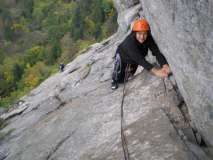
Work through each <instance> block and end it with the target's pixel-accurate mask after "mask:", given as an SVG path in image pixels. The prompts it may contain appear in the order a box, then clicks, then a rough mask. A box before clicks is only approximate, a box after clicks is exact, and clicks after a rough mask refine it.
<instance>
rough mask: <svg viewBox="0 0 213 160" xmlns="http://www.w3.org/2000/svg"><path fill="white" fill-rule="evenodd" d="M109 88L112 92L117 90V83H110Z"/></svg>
mask: <svg viewBox="0 0 213 160" xmlns="http://www.w3.org/2000/svg"><path fill="white" fill-rule="evenodd" d="M111 88H112V90H115V89H117V88H118V83H117V82H116V81H112V83H111Z"/></svg>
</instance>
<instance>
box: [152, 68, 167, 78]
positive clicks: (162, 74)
mask: <svg viewBox="0 0 213 160" xmlns="http://www.w3.org/2000/svg"><path fill="white" fill-rule="evenodd" d="M151 73H153V74H154V75H155V76H157V77H160V78H165V77H167V76H168V74H167V73H166V72H165V71H164V69H163V68H162V69H157V68H155V67H153V68H152V69H151Z"/></svg>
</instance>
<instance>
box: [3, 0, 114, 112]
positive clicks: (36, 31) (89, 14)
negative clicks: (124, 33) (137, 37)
mask: <svg viewBox="0 0 213 160" xmlns="http://www.w3.org/2000/svg"><path fill="white" fill-rule="evenodd" d="M116 19H117V13H116V10H115V8H114V6H113V1H112V0H1V1H0V107H4V108H8V107H9V106H11V104H14V103H16V102H17V100H18V99H19V98H20V97H22V96H24V95H25V94H27V93H28V92H29V91H30V90H32V89H33V88H35V87H36V86H38V85H39V84H40V83H41V82H42V81H43V80H45V79H46V78H48V77H49V76H50V75H52V74H54V73H56V72H58V70H59V64H60V63H64V64H67V63H69V62H71V61H72V60H73V59H74V58H75V57H76V56H78V55H79V54H81V51H82V50H83V49H85V48H87V47H88V46H89V45H91V44H93V43H95V42H100V41H101V40H103V39H104V38H107V37H109V36H110V35H112V34H113V33H114V32H115V31H116V30H117V22H116Z"/></svg>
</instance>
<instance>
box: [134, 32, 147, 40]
mask: <svg viewBox="0 0 213 160" xmlns="http://www.w3.org/2000/svg"><path fill="white" fill-rule="evenodd" d="M147 36H148V32H147V31H141V32H136V39H137V40H138V42H140V43H143V42H144V41H145V40H146V39H147Z"/></svg>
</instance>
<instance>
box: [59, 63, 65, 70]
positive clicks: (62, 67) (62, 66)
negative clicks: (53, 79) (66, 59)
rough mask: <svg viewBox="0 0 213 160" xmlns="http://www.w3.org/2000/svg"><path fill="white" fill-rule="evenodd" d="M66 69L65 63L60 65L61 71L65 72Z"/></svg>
mask: <svg viewBox="0 0 213 160" xmlns="http://www.w3.org/2000/svg"><path fill="white" fill-rule="evenodd" d="M64 67H65V65H64V63H60V65H59V69H60V71H61V72H63V71H64Z"/></svg>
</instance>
